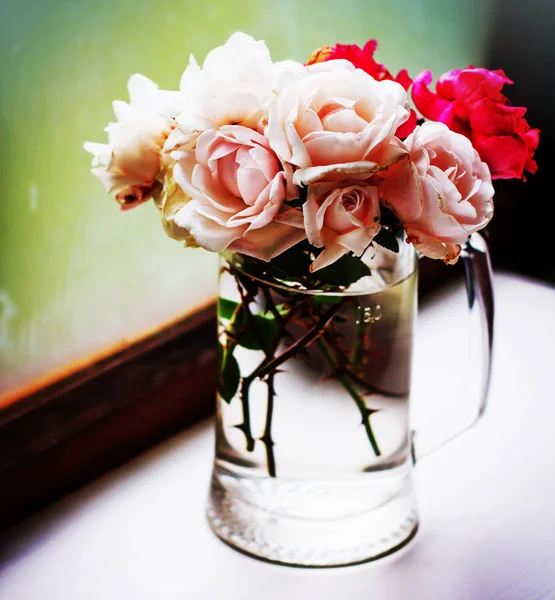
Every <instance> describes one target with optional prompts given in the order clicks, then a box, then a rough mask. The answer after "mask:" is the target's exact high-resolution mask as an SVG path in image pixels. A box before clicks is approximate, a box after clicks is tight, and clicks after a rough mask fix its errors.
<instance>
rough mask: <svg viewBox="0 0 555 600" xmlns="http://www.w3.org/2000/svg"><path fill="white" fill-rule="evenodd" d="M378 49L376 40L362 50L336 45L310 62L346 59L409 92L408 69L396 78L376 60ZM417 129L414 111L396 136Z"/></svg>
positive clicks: (378, 78)
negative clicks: (399, 85)
mask: <svg viewBox="0 0 555 600" xmlns="http://www.w3.org/2000/svg"><path fill="white" fill-rule="evenodd" d="M377 47H378V42H376V40H370V41H368V42H366V44H364V47H363V48H360V47H359V46H357V45H356V44H336V45H335V46H334V47H333V48H328V47H325V48H320V50H317V51H316V52H315V53H314V54H313V56H312V57H311V61H309V63H310V62H320V61H322V62H323V61H327V60H335V59H344V60H348V61H349V62H350V63H352V64H353V65H354V66H355V67H356V68H357V69H362V70H363V71H366V73H368V75H371V76H372V77H373V78H374V79H377V80H378V81H382V80H384V79H386V80H388V81H396V82H397V83H399V84H401V85H402V86H403V87H404V88H405V90H407V91H408V89H409V87H410V86H411V84H412V79H411V78H410V76H409V74H408V72H407V70H406V69H402V70H401V71H399V73H397V75H395V77H394V76H393V75H392V74H391V73H390V72H389V70H388V69H387V67H386V66H385V65H382V64H380V63H378V62H376V61H375V60H374V52H375V51H376V48H377ZM415 127H416V113H415V112H414V110H411V111H410V116H409V118H408V120H407V121H405V122H404V123H403V124H402V125H401V126H400V127H399V128H398V129H397V132H396V135H397V136H398V137H400V138H406V137H407V136H408V135H409V134H410V133H412V131H413V129H414V128H415Z"/></svg>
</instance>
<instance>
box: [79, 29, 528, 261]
mask: <svg viewBox="0 0 555 600" xmlns="http://www.w3.org/2000/svg"><path fill="white" fill-rule="evenodd" d="M375 50H376V42H374V41H370V42H368V43H367V44H366V45H365V46H364V48H362V49H361V48H359V47H358V46H353V45H350V46H345V45H337V46H336V47H335V48H321V49H320V50H318V51H317V52H316V53H315V54H314V55H313V56H312V57H311V59H310V60H309V61H308V64H306V65H303V64H300V63H297V62H294V61H284V62H281V63H274V62H272V61H271V59H270V55H269V52H268V50H267V48H266V46H265V45H264V43H263V42H258V41H255V40H253V39H252V38H251V37H249V36H247V35H245V34H241V33H236V34H234V35H233V36H231V38H230V39H229V40H228V42H227V43H226V44H225V45H224V46H222V47H220V48H216V49H215V50H213V51H212V52H210V53H209V55H208V56H207V57H206V60H205V61H204V64H203V66H202V67H200V66H199V65H198V64H197V63H196V61H195V60H194V58H192V59H191V63H190V65H189V67H188V68H187V70H186V71H185V73H184V74H183V77H182V80H181V86H180V90H179V91H162V90H158V89H157V88H156V86H154V84H152V85H151V86H150V87H149V93H148V99H144V98H143V99H141V101H140V104H139V106H138V108H137V110H136V114H137V115H142V116H143V118H144V119H146V117H144V114H145V112H148V111H151V112H152V116H151V117H149V118H148V119H146V121H143V124H141V123H139V122H137V120H136V119H135V120H132V119H128V121H127V122H126V123H125V130H124V129H122V128H121V127H123V126H121V127H119V128H116V127H115V126H114V125H112V126H111V129H110V131H115V132H118V135H113V136H112V137H111V139H110V145H109V146H102V147H101V145H98V144H94V145H91V144H88V145H87V148H88V149H89V150H90V151H91V152H93V153H94V154H95V157H96V163H95V164H96V168H95V170H94V172H95V174H96V175H97V176H98V177H99V178H100V179H101V181H103V182H106V181H109V182H113V181H115V180H117V182H118V186H119V187H118V190H117V191H119V190H120V189H128V188H129V189H130V188H131V187H133V186H135V187H133V189H136V188H137V186H141V190H142V193H141V200H145V199H147V198H148V197H150V196H153V197H154V198H155V200H156V201H157V203H158V204H159V203H160V202H161V203H162V204H163V205H164V210H163V214H164V218H166V219H170V220H171V224H170V225H171V226H170V227H166V230H167V231H170V232H174V233H173V235H174V236H175V237H178V238H179V239H187V240H189V241H190V240H192V243H194V244H196V245H199V246H201V247H203V248H205V249H207V250H210V251H213V252H219V251H222V250H224V249H230V250H232V251H236V252H241V253H244V254H247V255H249V256H253V257H256V258H259V259H262V260H266V261H267V260H271V259H272V258H273V257H275V256H277V255H279V254H281V253H282V252H284V251H285V250H287V249H288V248H290V247H292V246H294V245H295V244H297V243H298V242H300V241H302V240H305V239H308V241H309V242H310V244H312V245H313V246H315V247H316V248H321V249H322V250H321V252H319V253H318V255H317V258H316V260H315V261H314V263H313V264H312V267H311V270H312V271H315V270H318V269H321V268H323V267H326V266H327V265H330V264H332V263H333V262H335V261H336V260H338V259H339V258H340V257H341V256H343V255H345V254H346V253H349V252H351V253H354V254H355V255H357V256H360V255H361V254H362V253H363V252H364V251H365V250H366V248H367V247H368V246H369V244H371V243H372V241H373V239H374V238H375V236H376V235H377V234H378V232H379V231H380V229H381V228H382V226H384V227H385V226H386V225H382V215H383V213H384V212H385V211H387V213H388V214H390V213H393V215H394V217H395V219H396V220H397V224H398V227H402V228H403V229H404V230H405V232H406V240H407V242H408V243H412V244H413V245H414V246H415V247H416V248H417V250H419V251H420V252H421V253H423V254H425V255H426V256H430V257H432V258H438V259H441V260H443V261H445V262H448V263H453V262H455V261H456V260H457V258H458V256H459V254H460V251H461V246H462V245H463V244H464V243H465V242H466V240H467V239H468V236H469V235H470V234H472V233H473V232H475V231H478V230H480V229H482V228H483V227H485V226H486V225H487V223H488V222H489V220H490V219H491V217H492V215H493V202H492V197H493V193H494V190H493V186H492V184H491V179H492V174H493V177H494V178H495V177H499V178H508V177H523V172H524V170H527V171H529V172H534V171H535V169H536V164H535V162H534V160H533V153H534V151H535V149H536V147H537V144H538V131H537V130H535V129H531V128H530V127H529V126H528V124H527V122H526V121H525V119H524V112H525V109H522V108H518V107H512V106H510V105H509V104H508V101H507V99H506V98H505V97H504V96H503V95H502V94H501V89H502V87H503V85H504V84H505V83H510V82H509V80H508V79H507V78H506V77H505V75H504V74H503V73H502V72H501V71H487V70H485V69H473V68H469V69H465V70H462V71H451V72H450V73H447V74H445V75H443V76H442V77H440V79H439V81H438V84H437V87H436V93H433V92H431V91H430V90H429V89H428V87H427V86H428V85H429V84H430V82H431V74H429V72H425V73H423V74H422V75H419V76H418V77H417V78H416V79H415V81H414V82H413V81H412V80H411V78H410V77H409V75H408V73H407V72H406V71H401V72H399V74H397V75H396V76H393V75H392V74H391V73H390V72H389V70H388V69H387V68H386V67H385V66H384V65H381V64H379V63H377V62H376V61H375V60H374V52H375ZM411 86H412V98H413V100H414V103H415V105H416V108H417V109H418V110H419V111H420V112H421V113H422V115H424V117H426V118H427V119H429V120H428V121H425V122H421V124H417V116H416V112H415V111H414V109H412V108H411V107H410V105H409V102H408V97H407V91H408V90H409V89H410V88H411ZM139 108H140V111H139ZM134 110H135V109H134ZM133 114H134V115H135V113H133ZM147 121H148V123H149V126H148V127H145V126H144V122H147ZM157 128H159V131H158V129H157ZM120 131H121V132H122V133H119V132H120ZM123 133H125V135H123ZM153 140H154V142H153ZM147 149H148V151H149V152H150V153H152V152H153V151H155V152H157V153H158V154H157V156H158V157H159V158H157V159H156V160H155V161H152V160H150V162H149V172H148V173H146V172H145V174H144V175H145V176H144V181H142V179H141V177H140V173H139V174H138V173H137V171H138V169H139V170H140V168H141V165H142V164H144V159H143V158H142V155H143V154H144V151H146V150H147ZM124 159H125V160H124ZM99 165H100V166H99ZM488 165H489V167H488ZM151 167H152V168H151ZM490 169H491V173H490ZM155 171H156V172H155ZM152 182H157V183H156V186H155V185H154V184H153V183H152ZM126 186H127V187H126ZM148 186H150V187H148ZM110 189H112V191H116V189H115V188H114V187H113V185H112V183H111V187H110ZM176 191H177V192H176ZM120 195H121V193H120ZM160 198H162V200H160ZM134 200H135V198H134ZM168 207H169V208H168ZM387 227H391V222H390V221H388V224H387Z"/></svg>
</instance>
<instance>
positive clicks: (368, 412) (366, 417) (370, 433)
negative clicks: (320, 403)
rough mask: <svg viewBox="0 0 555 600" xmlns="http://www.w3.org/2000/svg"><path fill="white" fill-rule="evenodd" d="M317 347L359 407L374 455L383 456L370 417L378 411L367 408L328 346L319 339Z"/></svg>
mask: <svg viewBox="0 0 555 600" xmlns="http://www.w3.org/2000/svg"><path fill="white" fill-rule="evenodd" d="M316 345H317V346H318V348H319V349H320V352H321V353H322V356H323V357H324V358H325V359H326V361H327V362H328V364H329V365H330V367H331V368H332V369H333V373H334V376H335V377H336V378H337V380H338V381H339V382H340V383H341V385H342V386H343V387H344V388H345V390H346V391H347V393H348V394H349V395H350V396H351V398H352V399H353V400H354V401H355V404H356V405H357V408H358V410H359V412H360V416H361V417H362V424H363V425H364V430H365V431H366V436H367V437H368V441H369V442H370V445H371V446H372V450H373V451H374V454H375V455H376V456H381V451H380V448H379V446H378V442H377V440H376V436H375V435H374V432H373V431H372V426H371V424H370V416H371V415H372V414H373V413H375V412H377V411H376V410H372V409H370V408H368V407H367V406H366V402H365V401H364V399H363V398H362V396H361V395H360V394H359V393H358V392H357V391H356V389H355V388H354V386H353V385H352V383H351V382H350V381H349V380H348V379H347V378H346V377H345V375H344V374H343V373H341V371H340V370H338V369H337V365H336V363H335V360H334V358H333V356H332V355H331V353H330V351H329V350H328V347H327V346H326V344H325V343H324V342H323V341H322V340H321V339H318V340H316Z"/></svg>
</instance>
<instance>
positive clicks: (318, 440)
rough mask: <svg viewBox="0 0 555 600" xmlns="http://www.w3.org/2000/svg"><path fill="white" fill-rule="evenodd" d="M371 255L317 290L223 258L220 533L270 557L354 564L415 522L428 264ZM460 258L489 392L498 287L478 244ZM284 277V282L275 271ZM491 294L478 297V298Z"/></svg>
mask: <svg viewBox="0 0 555 600" xmlns="http://www.w3.org/2000/svg"><path fill="white" fill-rule="evenodd" d="M399 248H400V251H399V252H398V253H394V252H391V251H389V250H386V249H384V248H382V247H375V248H370V249H369V250H368V251H367V252H366V253H365V254H364V256H363V258H362V260H363V262H364V263H365V265H367V267H369V270H370V271H369V274H368V275H365V276H364V277H362V278H360V279H358V281H356V283H354V284H351V285H348V286H337V287H335V288H333V289H331V290H330V289H329V286H328V287H327V288H326V287H322V288H319V287H317V286H313V287H311V288H310V289H309V288H308V287H307V286H303V285H301V284H299V283H294V282H293V281H290V280H288V278H287V274H286V273H284V276H283V279H278V280H276V278H275V276H273V277H271V278H270V277H267V276H266V273H265V271H264V268H263V266H262V267H261V266H260V263H255V264H256V268H253V264H254V263H253V262H252V261H249V260H248V259H245V257H243V256H241V255H238V254H233V253H227V254H225V255H222V258H221V270H220V300H219V306H218V308H219V342H220V379H219V385H218V389H219V398H218V402H217V420H216V457H215V462H214V471H213V478H212V485H211V491H210V499H209V506H208V518H209V522H210V525H211V527H212V529H213V530H214V532H215V533H216V534H217V535H218V536H219V537H220V538H222V539H223V540H224V541H225V542H227V543H229V544H230V545H232V546H233V547H235V548H237V549H239V550H241V551H244V552H246V553H248V554H251V555H254V556H256V557H259V558H262V559H266V560H269V561H272V562H277V563H282V564H289V565H299V566H312V567H325V566H340V565H348V564H355V563H359V562H364V561H368V560H373V559H376V558H379V557H381V556H385V555H387V554H389V553H391V552H393V551H395V550H397V549H399V548H401V547H402V546H404V545H405V544H406V543H407V542H408V541H409V540H410V539H412V537H413V536H414V534H415V532H416V530H417V527H418V516H417V511H416V505H415V495H414V492H413V486H412V481H411V471H412V466H413V456H414V451H413V447H412V432H411V429H410V425H409V399H410V380H411V377H410V375H411V364H412V348H413V337H414V334H413V332H414V322H415V317H416V294H417V270H418V268H417V267H418V258H417V255H416V253H415V252H414V250H413V248H412V246H411V245H409V244H406V243H401V244H399ZM463 258H464V260H465V264H466V266H467V274H468V278H467V288H468V291H469V300H470V303H469V306H470V307H471V309H472V308H473V307H474V306H476V305H479V306H482V308H483V310H482V311H481V312H480V314H481V315H483V316H484V317H485V319H484V323H485V324H487V327H485V328H484V332H485V333H486V335H485V336H484V338H483V339H484V340H485V344H484V357H485V363H484V386H483V388H482V394H481V398H480V403H481V404H480V409H479V412H480V413H481V412H482V411H483V406H482V405H483V403H484V402H485V397H486V393H487V381H488V377H489V350H490V348H491V331H492V328H491V317H492V305H491V282H490V279H489V277H490V269H489V262H488V258H487V251H486V248H485V245H484V243H483V240H482V238H479V237H477V236H473V241H472V242H470V243H469V244H468V245H467V247H466V249H465V251H464V252H463ZM274 275H275V274H274ZM476 300H482V302H478V303H477V302H476Z"/></svg>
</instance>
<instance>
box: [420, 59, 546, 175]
mask: <svg viewBox="0 0 555 600" xmlns="http://www.w3.org/2000/svg"><path fill="white" fill-rule="evenodd" d="M431 82H432V73H431V72H430V71H424V72H423V73H421V74H420V75H418V77H416V79H415V80H414V84H413V88H412V98H413V100H414V104H415V105H416V108H417V109H418V110H419V111H420V112H421V113H422V115H423V116H424V117H426V118H427V119H431V120H433V121H441V122H442V123H445V124H446V125H447V126H448V127H449V128H450V129H452V130H453V131H456V132H457V133H462V134H463V135H465V136H466V137H468V138H469V139H470V140H471V141H472V144H473V146H474V147H475V148H476V150H478V152H479V154H480V156H481V158H482V160H483V161H484V162H485V163H486V164H487V165H488V166H489V168H490V170H491V176H492V179H512V178H518V179H520V178H524V171H528V172H530V173H535V172H536V170H537V164H536V161H535V160H534V159H533V155H534V152H535V151H536V148H537V147H538V143H539V130H538V129H531V128H530V125H528V122H527V121H526V119H525V118H524V115H525V113H526V109H525V108H523V107H518V106H511V105H510V104H508V102H509V101H508V99H507V98H506V96H504V95H503V94H502V93H501V90H502V89H503V87H504V86H505V84H511V83H512V81H511V80H510V79H509V78H508V77H507V76H506V75H505V73H504V72H503V71H500V70H498V71H489V70H488V69H475V68H474V67H469V68H468V69H462V70H458V69H454V70H452V71H449V72H447V73H444V74H443V75H442V76H441V77H440V78H439V79H438V82H437V84H436V93H435V94H434V93H433V92H431V91H430V90H429V89H428V86H429V85H430V84H431Z"/></svg>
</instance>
